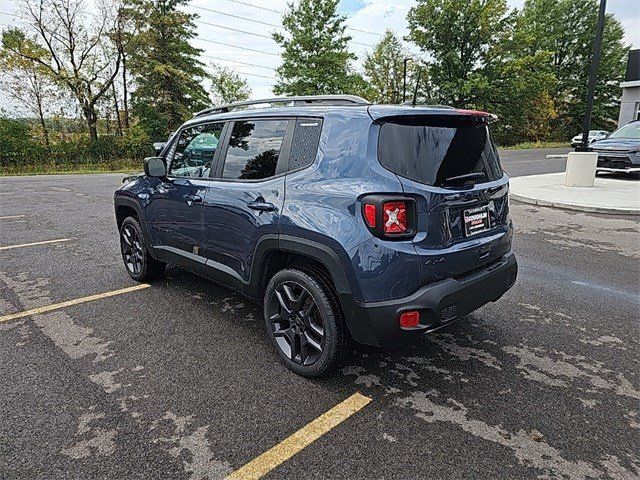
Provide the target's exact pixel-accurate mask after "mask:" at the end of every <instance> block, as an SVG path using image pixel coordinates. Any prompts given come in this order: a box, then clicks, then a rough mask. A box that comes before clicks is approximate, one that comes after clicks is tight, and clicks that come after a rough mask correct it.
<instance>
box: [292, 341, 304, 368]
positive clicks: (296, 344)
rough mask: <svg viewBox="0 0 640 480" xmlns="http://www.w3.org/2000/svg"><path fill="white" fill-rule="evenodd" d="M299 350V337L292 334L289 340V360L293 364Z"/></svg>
mask: <svg viewBox="0 0 640 480" xmlns="http://www.w3.org/2000/svg"><path fill="white" fill-rule="evenodd" d="M300 350H301V349H300V335H296V334H293V335H292V338H291V360H293V361H294V362H295V361H297V357H298V356H299V355H300ZM300 363H302V362H300Z"/></svg>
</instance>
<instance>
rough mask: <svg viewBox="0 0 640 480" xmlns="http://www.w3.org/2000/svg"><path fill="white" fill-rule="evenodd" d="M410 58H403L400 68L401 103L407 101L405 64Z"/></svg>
mask: <svg viewBox="0 0 640 480" xmlns="http://www.w3.org/2000/svg"><path fill="white" fill-rule="evenodd" d="M409 60H411V59H410V58H405V59H404V61H403V62H402V63H403V68H402V103H404V102H406V101H407V62H408V61H409Z"/></svg>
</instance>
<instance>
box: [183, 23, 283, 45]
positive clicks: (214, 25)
mask: <svg viewBox="0 0 640 480" xmlns="http://www.w3.org/2000/svg"><path fill="white" fill-rule="evenodd" d="M196 22H198V23H204V24H205V25H210V26H212V27H217V28H223V29H225V30H231V31H232V32H237V33H243V34H245V35H253V36H254V37H262V38H266V39H267V40H273V38H271V37H270V36H268V35H262V34H261V33H254V32H247V31H245V30H239V29H237V28H231V27H225V26H223V25H218V24H217V23H211V22H205V21H204V20H196Z"/></svg>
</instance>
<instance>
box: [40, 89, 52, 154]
mask: <svg viewBox="0 0 640 480" xmlns="http://www.w3.org/2000/svg"><path fill="white" fill-rule="evenodd" d="M38 117H39V119H40V126H41V127H42V134H43V135H44V144H45V145H46V146H47V150H50V149H51V142H49V130H48V129H47V124H46V122H45V121H44V112H43V111H42V99H41V98H40V97H38Z"/></svg>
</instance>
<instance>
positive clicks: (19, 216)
mask: <svg viewBox="0 0 640 480" xmlns="http://www.w3.org/2000/svg"><path fill="white" fill-rule="evenodd" d="M24 217H26V215H5V216H4V217H0V220H17V219H19V218H24Z"/></svg>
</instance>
